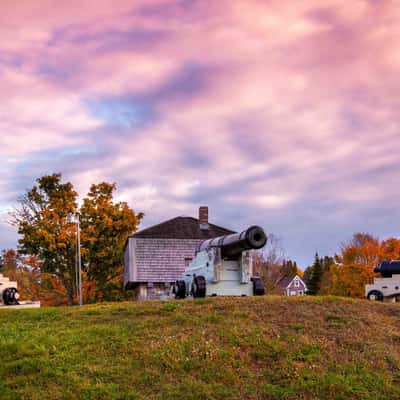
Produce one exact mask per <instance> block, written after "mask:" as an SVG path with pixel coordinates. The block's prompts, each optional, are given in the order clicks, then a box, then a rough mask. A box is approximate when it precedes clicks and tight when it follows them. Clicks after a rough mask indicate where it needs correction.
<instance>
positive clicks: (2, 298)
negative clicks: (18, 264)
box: [0, 274, 19, 306]
mask: <svg viewBox="0 0 400 400" xmlns="http://www.w3.org/2000/svg"><path fill="white" fill-rule="evenodd" d="M18 299H19V293H18V289H17V282H12V281H10V279H8V278H6V277H4V276H3V275H2V274H0V305H1V304H3V305H5V306H16V305H18V304H19V302H18Z"/></svg>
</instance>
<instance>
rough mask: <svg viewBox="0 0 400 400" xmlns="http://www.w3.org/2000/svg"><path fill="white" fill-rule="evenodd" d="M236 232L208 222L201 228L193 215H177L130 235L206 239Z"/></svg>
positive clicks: (152, 237)
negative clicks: (205, 226) (204, 227)
mask: <svg viewBox="0 0 400 400" xmlns="http://www.w3.org/2000/svg"><path fill="white" fill-rule="evenodd" d="M231 233H235V232H234V231H231V230H230V229H226V228H222V227H221V226H218V225H214V224H208V229H201V228H200V223H199V220H198V219H196V218H192V217H176V218H173V219H170V220H168V221H165V222H162V223H161V224H158V225H154V226H151V227H149V228H146V229H143V230H141V231H139V232H136V233H134V234H133V235H131V236H130V237H133V238H148V239H200V240H206V239H211V238H215V237H218V236H223V235H229V234H231Z"/></svg>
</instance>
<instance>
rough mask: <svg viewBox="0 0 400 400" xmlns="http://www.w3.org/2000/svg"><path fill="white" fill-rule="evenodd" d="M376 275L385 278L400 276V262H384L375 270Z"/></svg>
mask: <svg viewBox="0 0 400 400" xmlns="http://www.w3.org/2000/svg"><path fill="white" fill-rule="evenodd" d="M374 272H375V273H376V274H381V276H382V277H383V278H390V277H391V276H392V275H399V274H400V260H391V261H389V260H386V261H382V263H380V264H379V265H377V266H376V267H375V268H374Z"/></svg>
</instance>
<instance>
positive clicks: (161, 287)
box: [124, 207, 235, 300]
mask: <svg viewBox="0 0 400 400" xmlns="http://www.w3.org/2000/svg"><path fill="white" fill-rule="evenodd" d="M231 233H235V232H233V231H231V230H229V229H226V228H222V227H220V226H217V225H214V224H211V223H209V221H208V207H200V209H199V218H198V219H196V218H192V217H183V216H182V217H176V218H173V219H170V220H168V221H165V222H162V223H161V224H158V225H155V226H152V227H150V228H147V229H143V230H141V231H139V232H136V233H134V234H133V235H131V236H130V237H129V238H128V240H127V242H126V245H125V253H124V254H125V271H124V286H125V288H126V289H128V290H129V289H130V290H133V291H134V297H135V298H136V299H138V300H144V299H157V298H161V297H163V296H165V295H167V294H168V293H169V292H170V288H171V284H172V283H174V282H175V281H176V280H177V279H180V278H181V275H182V273H183V272H184V270H185V268H186V267H187V266H188V265H189V264H190V262H191V261H192V259H193V258H194V256H195V251H196V248H197V246H198V245H199V244H200V243H201V242H202V241H204V240H206V239H211V238H214V237H218V236H223V235H229V234H231Z"/></svg>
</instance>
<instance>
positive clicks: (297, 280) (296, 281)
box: [294, 278, 300, 287]
mask: <svg viewBox="0 0 400 400" xmlns="http://www.w3.org/2000/svg"><path fill="white" fill-rule="evenodd" d="M294 287H300V282H299V279H298V278H294Z"/></svg>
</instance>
